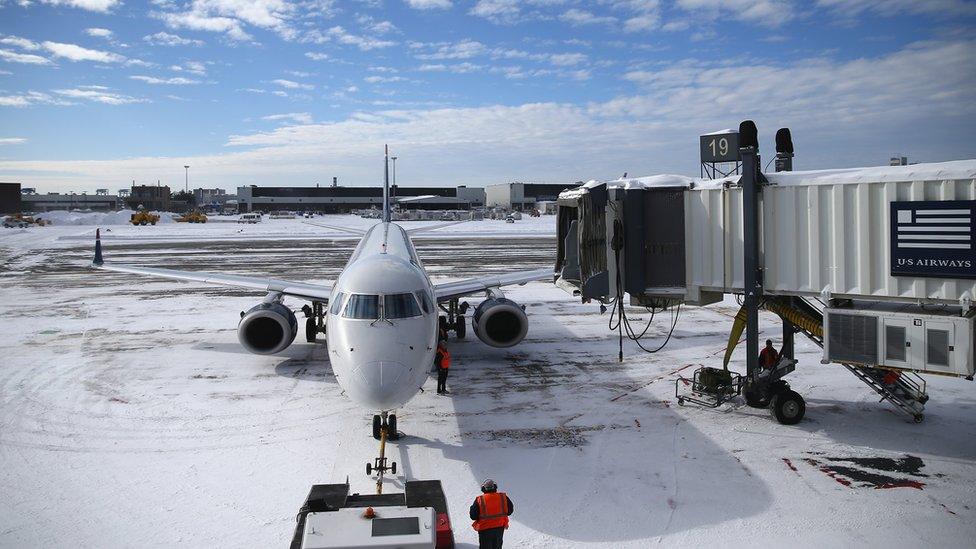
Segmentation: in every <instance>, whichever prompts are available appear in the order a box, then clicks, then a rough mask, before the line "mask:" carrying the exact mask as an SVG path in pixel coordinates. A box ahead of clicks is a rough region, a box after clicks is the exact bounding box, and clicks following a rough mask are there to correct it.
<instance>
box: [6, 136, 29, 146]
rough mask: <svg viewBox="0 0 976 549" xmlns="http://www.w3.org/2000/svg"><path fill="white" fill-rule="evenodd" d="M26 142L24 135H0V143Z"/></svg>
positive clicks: (17, 143) (16, 143)
mask: <svg viewBox="0 0 976 549" xmlns="http://www.w3.org/2000/svg"><path fill="white" fill-rule="evenodd" d="M24 143H27V138H26V137H0V145H23V144H24Z"/></svg>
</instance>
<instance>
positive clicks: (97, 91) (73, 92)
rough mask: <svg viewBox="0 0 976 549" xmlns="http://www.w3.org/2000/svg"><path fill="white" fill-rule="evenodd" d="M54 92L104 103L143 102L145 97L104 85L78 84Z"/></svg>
mask: <svg viewBox="0 0 976 549" xmlns="http://www.w3.org/2000/svg"><path fill="white" fill-rule="evenodd" d="M53 91H54V93H56V94H58V95H61V96H64V97H69V98H71V99H83V100H85V101H91V102H94V103H104V104H106V105H128V104H130V103H145V102H146V100H145V99H138V98H135V97H131V96H128V95H122V94H118V93H113V92H110V91H108V88H105V87H104V86H78V87H76V88H71V89H60V90H53Z"/></svg>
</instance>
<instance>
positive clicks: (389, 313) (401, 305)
mask: <svg viewBox="0 0 976 549" xmlns="http://www.w3.org/2000/svg"><path fill="white" fill-rule="evenodd" d="M383 316H384V317H386V318H410V317H412V316H420V307H419V306H418V305H417V300H416V299H414V297H413V294H392V295H386V296H383Z"/></svg>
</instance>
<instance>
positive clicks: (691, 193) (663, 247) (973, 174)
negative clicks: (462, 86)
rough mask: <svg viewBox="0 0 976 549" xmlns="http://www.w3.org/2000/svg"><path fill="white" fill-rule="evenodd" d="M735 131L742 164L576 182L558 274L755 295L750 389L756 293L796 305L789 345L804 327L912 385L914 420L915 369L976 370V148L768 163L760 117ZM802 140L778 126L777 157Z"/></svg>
mask: <svg viewBox="0 0 976 549" xmlns="http://www.w3.org/2000/svg"><path fill="white" fill-rule="evenodd" d="M737 140H738V142H739V146H740V149H739V153H740V156H737V157H736V159H737V160H740V159H741V167H742V174H741V175H740V174H735V175H731V176H728V177H722V178H719V179H702V178H690V177H684V176H676V175H658V176H652V177H641V178H633V179H619V180H614V181H605V182H599V181H590V182H589V183H587V184H585V185H583V186H581V187H579V188H576V189H572V190H568V191H565V192H563V193H562V194H561V195H560V196H559V199H558V207H559V210H558V253H557V261H556V272H557V284H558V285H560V286H561V287H563V288H564V289H566V290H568V291H570V292H572V293H573V294H574V295H577V296H579V297H580V298H581V299H582V300H583V301H584V302H586V301H590V300H596V301H600V302H601V303H603V304H610V303H613V302H614V301H615V300H616V299H623V298H624V297H625V294H626V295H627V296H629V302H630V304H631V305H640V306H645V307H650V308H653V309H658V308H666V307H674V306H677V305H679V304H689V305H699V306H704V305H709V304H712V303H716V302H718V301H721V300H722V298H723V296H724V295H725V294H738V295H742V296H744V298H745V299H744V301H745V305H744V308H743V314H742V315H741V319H740V320H741V322H737V324H741V325H744V326H745V327H746V329H747V332H748V336H747V338H746V341H747V344H748V347H749V349H748V353H747V361H748V362H747V375H746V377H745V379H744V388H745V389H744V390H745V391H746V397H747V401H750V400H752V401H757V402H760V403H761V402H763V400H764V399H763V398H760V397H757V396H756V394H755V392H754V391H755V390H758V389H761V387H759V386H758V385H756V384H755V383H754V382H755V380H756V378H757V377H758V375H759V374H760V373H761V372H760V369H759V368H758V365H757V358H756V356H757V355H758V350H759V349H758V327H757V324H756V322H757V320H756V319H757V317H756V311H757V310H758V309H759V308H766V309H768V310H771V311H773V312H775V313H776V314H778V315H779V316H780V317H781V318H782V319H783V321H784V334H783V343H784V349H783V351H784V352H783V354H784V355H785V356H786V357H787V358H789V359H792V356H793V351H792V339H793V334H794V333H797V332H799V333H803V334H805V335H807V336H809V337H811V339H813V340H814V341H815V342H816V343H817V344H818V345H821V346H822V347H823V349H824V353H823V360H822V361H823V362H824V363H828V362H833V363H839V364H844V365H845V366H847V367H848V368H849V369H852V371H853V372H854V373H855V374H857V375H858V377H859V378H861V379H862V381H865V383H867V384H868V385H871V386H872V388H873V389H875V390H878V392H879V393H880V394H881V395H882V398H883V399H888V400H890V401H892V403H895V404H896V405H897V402H896V400H898V399H899V398H901V399H902V400H906V401H911V402H912V403H913V404H912V406H910V407H909V408H910V409H909V408H903V407H901V406H900V408H903V409H905V411H907V412H908V413H909V414H910V415H912V416H914V417H915V418H916V419H917V420H920V419H921V408H922V405H924V401H925V400H926V399H927V395H925V389H924V382H920V380H919V381H916V380H915V378H914V377H911V374H912V373H926V374H940V375H949V376H957V377H965V378H967V379H970V380H972V378H973V374H974V364H976V358H974V355H976V337H974V332H976V323H974V318H976V310H974V308H973V296H974V295H976V248H974V246H976V160H964V161H956V162H943V163H931V164H915V165H910V166H885V167H875V168H855V169H841V170H819V171H805V172H802V171H797V172H792V171H779V172H777V173H768V174H767V173H762V172H761V170H760V169H759V166H761V161H760V157H759V150H758V139H757V138H756V130H755V125H753V124H751V122H748V121H747V122H744V123H743V126H741V127H740V131H739V132H738V133H737ZM792 153H793V150H792V142H791V139H790V136H789V131H788V130H785V129H784V130H780V133H778V134H777V162H776V166H777V169H789V168H790V167H791V165H792ZM619 303H622V301H621V302H619ZM799 324H805V326H802V327H801V326H799ZM738 329H739V331H740V332H741V326H739V328H738ZM736 341H737V339H736ZM734 343H735V341H730V345H734ZM889 372H894V373H893V374H891V375H889ZM910 378H911V379H910ZM903 379H904V383H902V381H903ZM886 381H887V383H886ZM899 384H903V385H906V388H899V387H898V386H899ZM895 388H898V391H897V393H898V394H895V393H896V391H895ZM903 389H905V390H903ZM907 389H911V391H908V390H907ZM751 391H752V393H750V392H751ZM760 392H761V391H760ZM760 396H761V395H760Z"/></svg>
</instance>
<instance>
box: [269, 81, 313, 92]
mask: <svg viewBox="0 0 976 549" xmlns="http://www.w3.org/2000/svg"><path fill="white" fill-rule="evenodd" d="M271 83H272V84H276V85H278V86H281V87H282V88H287V89H289V90H313V89H315V86H313V85H311V84H302V83H301V82H295V81H294V80H285V79H284V78H278V79H275V80H272V81H271Z"/></svg>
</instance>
